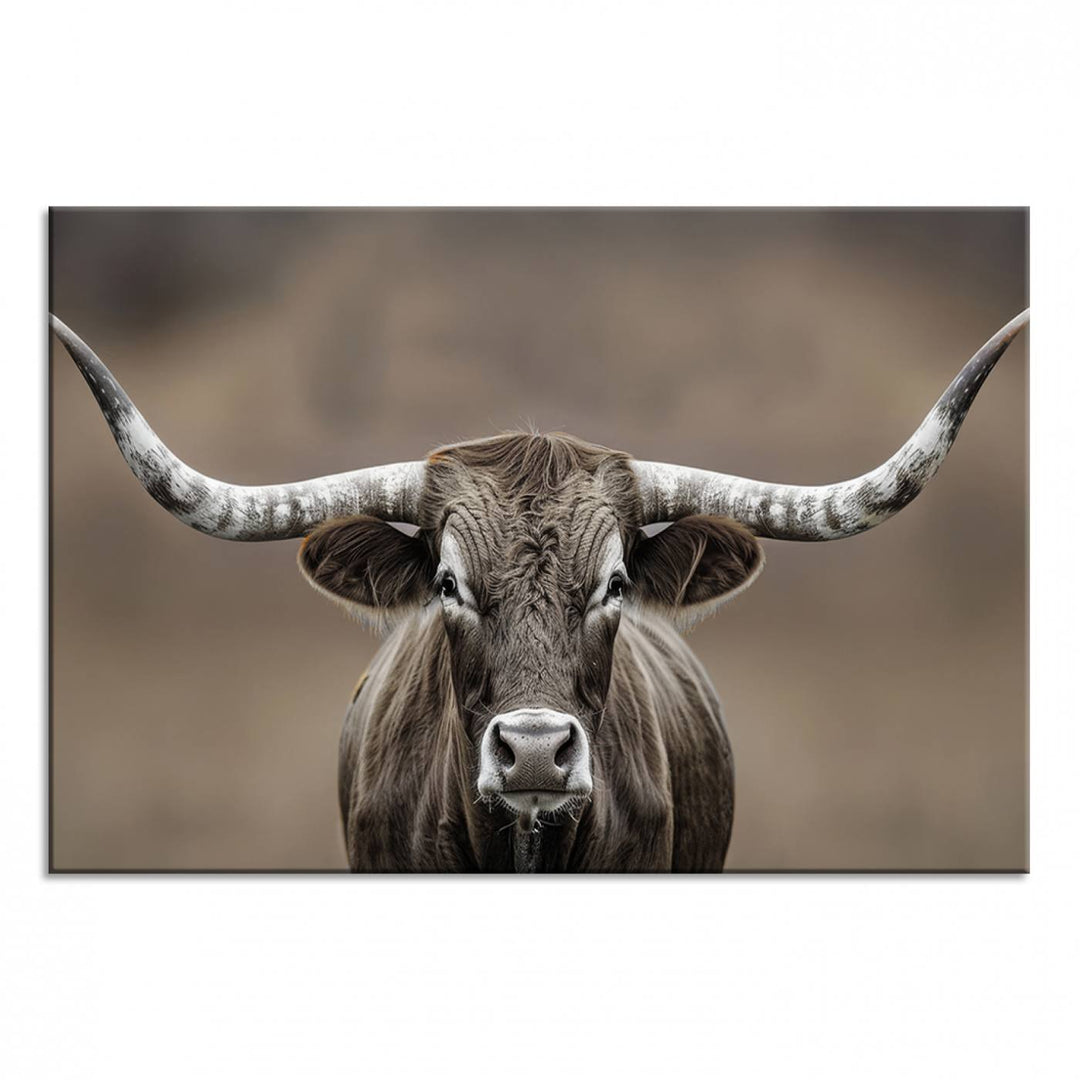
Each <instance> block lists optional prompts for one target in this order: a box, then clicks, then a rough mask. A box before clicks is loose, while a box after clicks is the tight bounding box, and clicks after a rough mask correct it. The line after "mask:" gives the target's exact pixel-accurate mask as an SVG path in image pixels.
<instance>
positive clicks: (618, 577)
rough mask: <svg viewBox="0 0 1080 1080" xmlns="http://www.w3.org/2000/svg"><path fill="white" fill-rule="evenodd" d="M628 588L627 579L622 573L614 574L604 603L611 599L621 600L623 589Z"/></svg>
mask: <svg viewBox="0 0 1080 1080" xmlns="http://www.w3.org/2000/svg"><path fill="white" fill-rule="evenodd" d="M625 588H626V579H625V578H624V577H623V576H622V574H612V575H611V580H610V581H609V582H608V587H607V596H605V597H604V603H605V604H606V603H607V602H608V601H609V600H621V599H622V594H623V589H625Z"/></svg>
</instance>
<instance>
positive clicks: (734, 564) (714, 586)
mask: <svg viewBox="0 0 1080 1080" xmlns="http://www.w3.org/2000/svg"><path fill="white" fill-rule="evenodd" d="M764 565H765V553H764V551H763V550H762V548H761V545H760V544H759V543H758V541H757V539H756V538H755V537H754V536H753V535H752V534H751V533H750V532H748V531H747V530H746V529H745V528H743V526H742V525H739V524H738V523H737V522H734V521H731V520H729V519H728V518H723V517H714V516H712V515H710V514H695V515H694V516H692V517H684V518H681V519H680V520H678V521H674V522H672V523H671V525H669V526H668V527H667V528H666V529H664V530H663V531H662V532H659V533H657V534H656V535H655V536H651V537H644V536H642V537H641V538H640V539H639V540H638V542H637V543H636V544H635V545H634V548H633V550H632V552H631V554H630V566H629V567H628V569H629V572H630V580H631V581H633V583H634V592H635V594H636V595H637V596H638V597H640V599H641V601H642V603H645V604H648V605H650V606H652V607H658V608H661V609H663V610H665V611H667V612H668V613H669V614H670V615H672V616H673V617H674V618H675V619H676V620H677V621H678V622H680V623H682V624H687V623H693V622H697V620H698V619H703V618H705V617H706V616H707V615H711V614H712V613H713V611H715V610H716V608H717V607H719V606H720V605H721V604H722V603H723V602H724V601H725V600H730V599H731V597H733V596H734V595H735V594H736V593H739V592H741V591H742V590H743V589H745V588H746V587H747V586H748V585H750V583H751V582H752V581H753V580H754V578H756V577H757V576H758V574H760V573H761V569H762V567H763V566H764Z"/></svg>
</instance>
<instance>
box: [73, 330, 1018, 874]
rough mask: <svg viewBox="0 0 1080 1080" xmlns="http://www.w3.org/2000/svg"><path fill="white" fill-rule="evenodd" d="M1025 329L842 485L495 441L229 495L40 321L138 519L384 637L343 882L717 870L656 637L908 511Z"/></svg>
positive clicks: (674, 645) (729, 802) (725, 785)
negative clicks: (118, 457) (105, 431)
mask: <svg viewBox="0 0 1080 1080" xmlns="http://www.w3.org/2000/svg"><path fill="white" fill-rule="evenodd" d="M1027 323H1028V312H1027V311H1024V312H1022V313H1021V314H1020V315H1018V316H1016V318H1014V319H1013V320H1012V321H1011V322H1009V323H1008V324H1007V325H1006V326H1004V327H1003V328H1002V329H1001V330H999V331H998V332H997V333H996V334H995V335H994V336H993V337H992V338H991V339H990V340H989V341H988V342H987V343H986V344H985V345H984V346H983V347H982V348H981V349H979V350H978V352H976V353H975V355H974V356H973V357H972V358H971V360H969V361H968V363H967V364H965V365H964V367H963V368H962V369H961V371H960V373H959V374H958V375H957V376H956V378H955V379H954V380H953V381H952V383H951V384H950V385H949V387H948V388H947V389H946V391H945V393H944V394H942V396H941V398H940V399H939V400H938V402H937V403H936V404H935V405H934V407H933V408H932V409H931V410H930V412H929V414H928V415H927V416H926V418H925V419H924V420H923V422H922V424H920V425H919V427H918V428H917V429H916V431H915V432H914V434H913V435H912V436H911V437H910V438H909V439H908V440H907V441H906V442H905V443H904V445H903V446H901V447H900V449H899V450H897V452H896V453H895V454H893V456H892V457H891V458H889V459H888V461H886V462H885V463H884V464H882V465H880V466H879V467H878V468H876V469H874V470H872V471H871V472H868V473H866V474H865V475H863V476H860V477H857V478H855V479H853V480H847V481H844V482H841V483H836V484H829V485H825V486H821V487H803V486H795V485H788V484H772V483H762V482H759V481H755V480H749V479H745V478H742V477H737V476H730V475H727V474H724V473H717V472H711V471H708V470H705V469H697V468H689V467H686V466H683V465H671V464H664V463H659V462H645V461H636V460H634V459H633V458H632V457H630V456H629V455H628V454H626V453H622V452H619V451H614V450H609V449H606V448H604V447H600V446H596V445H592V444H589V443H585V442H582V441H580V440H578V439H575V438H572V437H570V436H566V435H538V434H510V435H500V436H496V437H494V438H489V439H482V440H478V441H474V442H467V443H461V444H457V445H454V446H449V447H445V448H443V449H441V450H438V451H436V452H435V453H433V454H431V455H430V456H429V457H428V458H427V459H426V460H423V461H410V462H403V463H399V464H394V465H381V466H375V467H371V468H364V469H358V470H355V471H353V472H346V473H340V474H337V475H333V476H324V477H320V478H318V479H313V480H307V481H302V482H299V483H290V484H279V485H269V486H258V487H243V486H237V485H233V484H227V483H223V482H222V481H219V480H215V479H212V478H211V477H208V476H204V475H202V474H201V473H198V472H196V471H195V470H193V469H192V468H190V467H189V466H188V465H186V464H184V462H182V461H181V460H180V459H179V458H177V457H176V456H175V455H174V454H173V453H172V451H170V450H169V448H168V447H167V446H165V444H164V443H163V442H162V441H161V440H160V439H159V438H158V437H157V435H155V434H154V432H153V430H152V429H151V428H150V426H149V425H148V424H147V422H146V421H145V420H144V419H143V417H142V415H141V414H140V413H139V411H138V410H137V409H136V408H135V406H134V405H133V404H132V402H131V400H130V399H129V398H128V396H127V394H126V393H125V392H124V390H123V389H122V387H121V386H120V384H119V383H118V382H117V381H116V379H115V378H114V377H113V376H112V374H111V373H110V372H109V370H108V369H107V368H106V367H105V365H104V364H103V363H102V362H101V361H100V360H99V359H98V357H97V356H96V355H95V354H94V353H93V352H92V351H91V350H90V348H89V347H88V346H87V345H86V344H85V343H84V342H83V341H82V340H81V339H80V338H79V337H78V336H77V335H76V334H75V333H73V332H72V331H71V330H70V329H68V327H66V326H65V325H64V324H63V323H62V322H60V320H59V319H56V318H55V317H53V318H52V327H53V330H54V331H55V333H56V334H57V336H58V337H59V339H60V341H61V342H62V343H63V345H64V346H65V348H66V349H67V351H68V352H69V353H70V354H71V356H72V358H73V359H74V361H75V363H76V364H77V365H78V367H79V370H80V371H81V372H82V374H83V376H84V377H85V379H86V381H87V383H88V385H89V386H90V389H91V391H92V392H93V394H94V397H95V398H96V399H97V402H98V405H99V406H100V408H101V411H102V413H103V414H104V416H105V420H106V422H107V423H108V425H109V428H110V430H111V431H112V433H113V436H114V438H115V440H116V443H117V446H118V447H119V448H120V452H121V453H122V454H123V456H124V458H125V460H126V461H127V463H128V465H129V466H130V467H131V470H132V472H133V473H134V474H135V476H136V477H137V478H138V480H139V482H140V483H141V484H142V485H143V487H144V488H145V489H146V490H147V491H148V492H149V493H150V494H151V495H152V496H153V497H154V498H155V499H156V500H157V501H158V502H159V503H160V504H161V505H162V506H164V507H165V508H166V509H167V510H168V511H169V512H170V513H172V514H173V515H175V516H176V517H177V518H179V519H180V520H181V521H182V522H184V523H185V524H187V525H190V526H191V527H192V528H195V529H198V530H199V531H200V532H203V533H206V534H208V535H210V536H216V537H220V538H223V539H227V540H242V541H257V540H258V541H262V540H287V539H295V538H300V537H303V538H304V539H303V543H302V545H301V548H300V553H299V565H300V570H301V572H302V573H303V574H304V576H305V577H306V578H307V579H308V581H310V582H311V584H312V585H313V586H314V587H315V588H316V589H317V590H318V591H320V592H321V593H323V594H324V595H326V596H327V597H329V598H330V599H332V600H334V601H335V602H336V603H339V604H342V605H344V606H345V607H346V608H347V609H348V610H349V611H350V612H351V613H353V614H354V615H356V616H357V617H359V618H361V619H362V620H364V621H366V622H369V623H373V624H377V625H378V626H380V627H382V628H384V629H386V630H387V631H388V636H387V639H386V641H385V642H384V644H383V646H382V648H381V649H380V651H379V653H378V655H377V657H376V659H375V661H374V663H373V665H372V667H371V670H370V673H369V675H368V676H367V677H366V678H365V679H363V680H362V681H361V684H360V686H359V687H358V689H357V692H356V693H355V695H354V697H353V700H352V702H351V703H350V705H349V707H348V710H347V712H346V717H345V725H344V730H343V733H342V738H341V748H340V769H339V798H340V805H341V813H342V822H343V827H344V833H345V843H346V848H347V852H348V857H349V864H350V866H351V868H352V869H353V870H471V869H481V870H511V869H516V870H720V869H722V868H723V864H724V859H725V855H726V852H727V847H728V842H729V839H730V835H731V827H732V816H733V808H734V775H733V767H732V756H731V747H730V743H729V741H728V737H727V734H726V732H725V729H724V724H723V718H722V715H721V710H720V706H719V703H718V701H717V697H716V693H715V690H714V689H713V687H712V685H711V683H710V681H709V679H708V677H707V675H706V673H705V671H704V669H703V668H702V666H701V665H700V663H699V662H698V661H697V659H696V658H695V657H694V656H693V654H692V653H691V651H690V650H689V648H688V647H687V646H686V644H685V643H684V642H683V640H682V638H681V637H680V636H679V634H678V629H680V628H682V627H684V626H686V625H687V624H689V623H692V622H694V621H696V620H698V619H700V618H702V617H704V616H706V615H709V614H711V613H712V612H713V611H714V610H715V609H716V608H717V607H718V606H719V605H720V604H721V603H723V602H724V601H725V600H727V599H729V598H730V597H732V596H733V595H735V594H736V593H737V592H739V591H741V590H742V589H745V588H746V587H747V586H748V585H749V584H750V583H751V582H752V581H753V580H754V578H755V577H756V576H757V575H758V573H760V571H761V569H762V567H763V565H764V561H765V560H764V554H763V551H762V547H761V544H760V542H759V540H760V539H762V538H764V539H772V540H791V541H795V540H801V541H823V540H837V539H842V538H844V537H848V536H853V535H855V534H857V533H861V532H864V531H865V530H867V529H870V528H873V527H874V526H875V525H879V524H881V523H882V522H883V521H885V520H887V519H888V518H890V517H891V516H892V515H893V514H895V513H897V512H898V511H899V510H901V509H902V508H903V507H904V506H906V505H907V504H908V503H909V502H910V501H911V500H912V499H913V498H915V496H916V495H918V493H919V492H920V491H921V490H922V489H923V487H924V486H925V485H926V483H927V482H928V481H929V480H930V479H931V477H932V476H933V475H934V474H935V473H936V472H937V470H938V468H939V467H940V465H941V463H942V462H943V461H944V459H945V456H946V455H947V453H948V452H949V449H950V448H951V446H952V444H953V441H954V439H955V437H956V434H957V432H958V430H959V428H960V425H961V423H962V422H963V420H964V418H965V416H966V415H967V411H968V408H969V407H970V405H971V402H972V400H973V399H974V397H975V395H976V394H977V393H978V391H979V389H980V387H981V386H982V384H983V382H984V381H985V379H986V377H987V376H988V375H989V374H990V372H991V370H992V369H993V367H994V365H995V364H996V363H997V361H998V359H999V358H1000V356H1001V355H1002V353H1004V351H1005V349H1006V348H1007V347H1008V345H1009V343H1010V342H1011V341H1012V340H1013V338H1014V337H1015V336H1016V335H1017V334H1018V333H1019V332H1020V330H1021V329H1022V328H1023V327H1024V326H1026V325H1027ZM392 523H394V524H392ZM659 523H665V524H667V527H666V528H663V529H661V531H659V532H655V533H652V532H651V530H649V531H647V530H645V527H646V526H649V525H656V524H659ZM398 525H405V526H409V527H411V528H409V529H407V530H406V529H402V528H399V527H396V526H398ZM647 533H648V534H647Z"/></svg>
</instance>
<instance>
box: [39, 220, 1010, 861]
mask: <svg viewBox="0 0 1080 1080" xmlns="http://www.w3.org/2000/svg"><path fill="white" fill-rule="evenodd" d="M51 244H52V262H51V265H52V282H51V287H52V300H51V304H52V310H53V311H55V312H56V314H58V315H59V316H60V317H61V318H62V319H63V320H64V321H66V322H67V323H68V324H69V325H71V326H72V327H73V328H74V329H75V330H76V331H77V332H78V333H80V334H81V335H82V336H83V337H85V339H86V340H87V341H88V343H89V344H90V345H91V346H92V347H93V348H94V349H95V350H96V351H97V352H98V353H99V354H100V355H101V357H102V359H104V360H105V362H106V363H107V364H109V366H110V367H111V368H112V370H113V372H114V373H115V374H116V376H117V377H118V378H119V379H120V381H121V382H122V383H123V384H124V386H125V387H126V389H127V390H128V392H129V393H130V394H131V396H132V398H133V399H134V400H135V403H136V404H137V405H138V406H139V407H140V408H141V410H142V411H143V412H144V413H145V415H146V416H147V419H148V420H149V421H150V423H151V424H152V425H153V426H154V427H155V429H156V430H157V431H158V433H159V434H160V435H161V436H162V437H163V438H164V439H165V441H166V442H167V443H168V444H169V445H170V446H171V447H172V449H173V450H174V451H175V452H176V453H178V454H179V455H180V456H181V457H183V458H184V459H185V460H187V461H188V462H189V463H190V464H192V465H193V466H195V467H196V468H199V469H201V470H203V471H205V472H208V473H211V474H212V475H215V476H219V477H221V478H222V479H226V480H231V481H235V482H240V483H264V482H274V481H283V480H292V479H300V478H303V477H307V476H313V475H318V474H321V473H328V472H337V471H341V470H344V469H351V468H356V467H358V466H361V465H369V464H375V463H379V462H387V461H396V460H401V459H407V458H417V457H421V456H422V455H423V454H425V453H426V452H427V451H428V450H430V449H431V448H433V447H435V446H436V445H438V444H440V443H444V442H450V441H455V440H458V439H463V438H472V437H478V436H482V435H487V434H490V433H492V432H495V431H499V430H502V429H505V428H513V427H520V426H522V425H526V424H531V425H535V426H536V427H538V428H540V429H543V430H554V429H561V430H567V431H570V432H573V433H575V434H577V435H580V436H581V437H583V438H586V439H589V440H592V441H596V442H600V443H604V444H606V445H609V446H614V447H619V448H621V449H625V450H628V451H630V452H631V453H633V454H635V455H637V456H639V457H643V458H652V459H660V460H673V461H680V462H683V463H685V464H691V465H700V466H706V467H710V468H716V469H720V470H723V471H726V472H735V473H741V474H743V475H748V476H753V477H757V478H760V479H767V480H784V481H789V482H795V483H822V482H827V481H832V480H837V479H842V478H846V477H848V476H852V475H855V474H857V473H860V472H863V471H865V470H866V469H868V468H871V467H873V466H875V465H877V464H878V463H879V462H881V461H882V460H884V459H885V458H886V457H887V456H888V455H889V454H891V453H892V451H893V450H894V449H895V448H896V447H897V446H898V445H899V444H900V443H901V442H902V441H903V440H904V439H905V438H906V437H907V436H908V435H909V434H910V433H911V432H912V431H913V430H914V428H915V427H916V425H917V424H918V423H919V421H920V420H921V419H922V417H923V416H924V415H925V413H926V412H927V410H928V409H929V408H930V406H931V405H932V403H933V402H934V401H935V400H936V399H937V396H938V395H939V394H940V393H941V391H942V390H943V389H944V388H945V386H946V385H947V383H948V382H949V380H950V379H951V378H952V377H953V375H954V374H955V373H956V372H957V370H958V369H959V368H960V366H961V365H962V364H963V362H964V361H965V360H967V358H968V357H969V356H970V355H971V354H972V353H973V352H974V351H975V349H976V348H977V347H978V346H979V345H981V344H982V342H983V341H985V340H986V338H988V337H989V336H990V335H991V334H992V333H993V332H994V331H995V330H997V329H998V327H999V326H1001V325H1002V324H1003V323H1005V322H1006V321H1007V320H1008V319H1010V318H1011V317H1012V316H1013V315H1015V314H1016V313H1017V312H1018V311H1020V310H1021V309H1022V308H1023V307H1024V306H1025V305H1026V303H1027V214H1026V211H940V212H933V211H918V212H908V211H893V212H865V211H841V212H834V211H731V212H697V211H694V212H688V211H678V212H652V211H649V212H641V211H608V212H597V211H577V212H562V211H560V212H532V211H530V212H503V211H490V212H488V211H484V212H475V211H461V212H456V211H455V212H437V211H381V212H368V211H364V212H355V211H321V212H269V211H258V212H237V211H197V212H186V211H185V212H169V211H166V212H149V211H137V212H119V211H108V212H100V211H67V210H65V211H57V212H54V213H53V214H52V217H51ZM1027 350H1028V341H1027V336H1026V335H1022V336H1021V337H1020V339H1019V340H1018V341H1017V342H1016V343H1015V344H1014V345H1013V346H1012V348H1011V349H1010V350H1009V352H1008V353H1006V355H1005V357H1004V358H1003V360H1002V361H1001V363H1000V365H999V367H998V369H997V370H996V371H995V373H994V374H993V376H992V377H991V379H990V380H989V382H988V383H987V385H986V387H985V388H984V389H983V391H982V393H981V394H980V396H979V399H978V400H977V402H976V403H975V405H974V407H973V408H972V411H971V414H970V415H969V417H968V419H967V422H966V424H965V426H964V429H963V430H962V432H961V434H960V437H959V439H958V441H957V444H956V447H955V448H954V450H953V452H952V454H951V455H950V457H949V459H948V461H947V462H946V463H945V465H944V466H943V468H942V471H941V473H940V474H939V475H938V477H937V478H936V479H935V480H934V481H933V483H932V484H931V485H930V487H929V488H928V489H927V491H926V492H925V493H924V494H923V495H922V496H921V497H920V498H919V499H918V500H916V502H915V503H913V504H912V505H911V506H910V507H908V508H907V509H906V510H905V511H904V512H903V513H902V514H901V515H900V516H899V517H897V518H896V519H894V520H893V521H891V522H888V523H887V524H885V525H883V526H882V527H881V528H879V529H875V530H873V531H871V532H869V533H867V534H864V535H863V536H860V537H856V538H854V539H851V540H846V541H841V542H837V543H831V544H802V545H800V544H783V543H775V542H772V543H767V555H768V560H769V565H768V567H767V569H766V572H765V573H764V574H763V575H762V577H761V578H760V579H759V581H758V582H757V584H755V585H754V587H753V588H752V589H751V590H749V591H748V592H747V593H746V594H745V595H743V596H742V597H740V598H739V599H738V600H736V601H735V602H734V603H732V604H731V605H729V606H727V607H725V608H723V609H722V610H721V611H720V613H719V615H718V616H717V617H716V618H714V619H712V620H710V621H708V622H706V623H705V624H703V625H702V626H701V627H700V628H698V629H697V630H696V631H695V632H694V634H693V637H692V645H693V647H694V649H695V650H696V652H697V653H698V655H699V656H700V657H701V658H702V659H703V660H704V662H705V663H706V665H707V667H708V669H709V670H710V672H711V674H712V676H713V679H714V681H715V683H716V685H717V687H718V689H719V691H720V695H721V698H722V699H723V701H724V703H725V706H726V715H727V722H728V728H729V731H730V734H731V737H732V741H733V743H734V747H735V760H736V766H737V787H736V816H735V831H734V836H733V840H732V846H731V850H730V855H729V860H728V866H729V868H730V869H956V870H967V869H1018V868H1023V867H1025V866H1026V865H1027V716H1026V696H1027V695H1026V641H1027V632H1026V602H1027V594H1026V583H1027V554H1026V527H1027V525H1026V522H1027V506H1026V498H1027V475H1026V468H1027V466H1026V442H1027V439H1026V415H1027V391H1026V386H1027ZM52 364H53V373H52V378H53V383H52V386H53V395H52V408H53V416H52V421H53V428H52V432H53V452H52V478H53V488H52V509H53V519H52V526H53V527H52V542H53V562H52V566H53V578H52V635H53V676H52V690H53V714H52V723H53V753H52V838H53V864H54V866H55V868H57V869H61V870H67V869H173V868H176V869H182V868H188V869H326V870H336V869H343V868H344V867H345V858H344V851H343V846H342V841H341V835H340V827H339V823H338V811H337V797H336V759H337V738H338V732H339V729H340V724H341V720H342V717H343V714H344V708H345V704H346V702H347V700H348V697H349V693H350V691H351V688H352V686H353V683H354V682H355V680H356V678H357V676H358V675H359V674H360V672H361V671H363V670H364V668H365V666H366V665H367V663H368V661H369V660H370V658H371V656H372V654H373V652H374V650H375V649H376V647H377V641H376V640H375V639H374V638H373V637H372V636H371V635H370V634H369V633H368V632H366V631H365V630H364V629H363V628H361V627H360V626H358V625H356V624H353V623H351V622H349V621H348V620H347V619H346V618H345V617H344V616H342V615H341V614H339V612H338V611H337V609H336V608H334V607H333V606H332V605H330V604H329V603H328V602H327V601H325V600H323V599H322V598H320V597H319V596H318V595H316V593H315V592H314V591H313V590H312V589H310V588H309V587H308V586H307V585H306V584H305V583H304V582H303V581H302V580H301V578H300V575H299V573H298V572H297V570H296V568H295V564H294V558H295V554H296V547H297V545H295V544H292V543H278V544H231V543H227V542H223V541H216V540H211V539H208V538H206V537H204V536H201V535H199V534H197V533H195V532H193V531H191V530H189V529H187V528H185V527H184V526H182V525H181V524H179V523H178V522H177V521H175V520H174V519H172V518H171V517H170V516H169V515H168V514H166V513H165V512H164V511H163V510H161V509H160V508H159V507H158V506H157V505H156V504H155V503H154V502H153V501H152V500H151V499H150V498H149V496H147V495H146V494H145V493H144V492H143V491H142V490H141V489H140V488H139V486H138V484H137V482H136V481H135V480H134V479H133V477H132V476H131V474H130V473H129V472H128V469H127V467H126V465H125V464H124V462H123V460H122V459H121V458H120V456H119V454H118V452H117V450H116V447H115V445H114V444H113V441H112V438H111V436H110V435H109V433H108V431H107V429H106V427H105V425H104V422H103V421H102V419H101V416H100V414H99V412H98V409H97V406H96V405H95V404H94V401H93V399H92V398H91V396H90V394H89V392H88V391H87V388H86V386H85V384H84V383H83V380H82V378H81V377H80V376H79V374H78V372H77V371H76V369H75V367H74V365H73V364H72V363H71V361H70V359H69V358H68V357H67V355H66V354H65V353H64V352H63V350H62V348H61V347H60V346H59V345H58V344H57V343H55V342H53V344H52Z"/></svg>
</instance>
